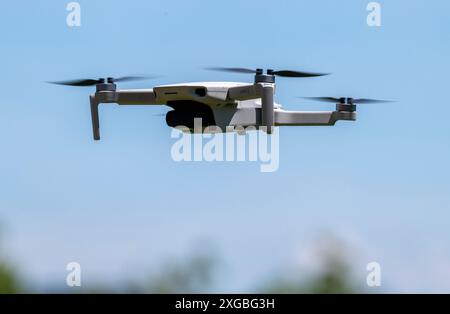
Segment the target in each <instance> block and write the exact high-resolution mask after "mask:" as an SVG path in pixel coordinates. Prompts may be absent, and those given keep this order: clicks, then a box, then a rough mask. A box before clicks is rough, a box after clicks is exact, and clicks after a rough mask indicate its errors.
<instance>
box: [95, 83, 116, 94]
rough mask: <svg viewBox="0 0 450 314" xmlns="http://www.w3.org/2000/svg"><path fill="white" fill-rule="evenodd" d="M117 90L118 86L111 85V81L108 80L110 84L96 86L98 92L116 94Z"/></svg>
mask: <svg viewBox="0 0 450 314" xmlns="http://www.w3.org/2000/svg"><path fill="white" fill-rule="evenodd" d="M116 88H117V86H116V84H114V83H109V80H108V83H98V84H96V85H95V90H96V91H97V92H105V91H106V92H115V91H116Z"/></svg>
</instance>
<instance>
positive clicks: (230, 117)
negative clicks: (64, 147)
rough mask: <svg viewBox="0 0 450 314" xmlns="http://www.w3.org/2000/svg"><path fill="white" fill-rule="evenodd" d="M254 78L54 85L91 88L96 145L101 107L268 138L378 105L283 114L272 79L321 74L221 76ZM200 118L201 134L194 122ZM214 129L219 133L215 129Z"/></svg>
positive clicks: (346, 104) (347, 101) (340, 103)
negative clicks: (149, 110)
mask: <svg viewBox="0 0 450 314" xmlns="http://www.w3.org/2000/svg"><path fill="white" fill-rule="evenodd" d="M224 69H225V70H226V71H233V72H240V73H254V74H255V80H254V83H238V82H194V83H183V84H171V85H160V86H155V87H153V88H150V89H122V90H121V89H117V86H116V84H115V82H119V81H126V80H134V79H136V78H135V77H123V78H118V79H113V78H107V79H98V80H93V79H87V80H76V81H66V82H56V83H57V84H63V85H70V86H90V85H95V86H96V92H95V93H94V94H92V95H90V105H91V114H92V128H93V133H94V139H95V140H99V139H100V130H99V128H100V124H99V115H98V106H99V104H101V103H116V104H119V105H164V106H168V107H170V108H172V110H170V111H169V112H167V114H166V122H167V125H168V126H170V127H184V128H183V129H184V130H187V131H189V132H198V131H200V132H208V130H210V131H212V132H218V131H219V132H220V131H222V132H229V131H230V130H231V131H238V132H239V131H241V132H242V130H243V129H245V128H246V127H249V126H252V127H255V128H259V129H262V130H263V131H265V132H267V133H269V134H270V133H272V131H273V127H275V126H316V125H328V126H331V125H334V124H335V123H336V121H339V120H351V121H354V120H356V105H355V104H356V103H372V102H383V101H377V100H372V99H353V98H344V97H341V98H332V97H311V98H312V99H313V100H320V101H327V102H335V103H336V110H334V111H287V110H284V109H283V108H282V106H281V105H280V104H278V103H276V102H275V101H274V94H275V75H277V76H285V77H312V76H320V75H323V74H317V73H307V72H297V71H288V70H283V71H273V70H267V74H263V71H262V70H261V69H257V70H249V69H242V68H221V69H220V70H224ZM198 118H201V122H202V127H201V128H200V130H199V129H198V128H196V127H194V121H198V120H197V119H198ZM217 127H218V128H217Z"/></svg>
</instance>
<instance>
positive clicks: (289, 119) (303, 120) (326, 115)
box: [275, 110, 356, 126]
mask: <svg viewBox="0 0 450 314" xmlns="http://www.w3.org/2000/svg"><path fill="white" fill-rule="evenodd" d="M338 120H351V121H354V120H356V112H344V111H285V110H275V125H276V126H295V125H298V126H301V125H304V126H314V125H334V124H335V123H336V121H338Z"/></svg>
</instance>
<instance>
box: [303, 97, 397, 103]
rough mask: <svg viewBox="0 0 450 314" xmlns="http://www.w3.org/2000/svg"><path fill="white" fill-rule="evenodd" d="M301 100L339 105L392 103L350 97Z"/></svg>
mask: <svg viewBox="0 0 450 314" xmlns="http://www.w3.org/2000/svg"><path fill="white" fill-rule="evenodd" d="M300 98H303V99H309V100H314V101H322V102H332V103H339V104H377V103H388V102H393V101H392V100H380V99H370V98H351V97H339V98H337V97H300Z"/></svg>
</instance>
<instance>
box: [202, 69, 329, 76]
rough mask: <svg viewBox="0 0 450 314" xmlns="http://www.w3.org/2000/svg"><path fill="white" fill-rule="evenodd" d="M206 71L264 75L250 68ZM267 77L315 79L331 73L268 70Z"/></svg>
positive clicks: (260, 70) (260, 71) (258, 70)
mask: <svg viewBox="0 0 450 314" xmlns="http://www.w3.org/2000/svg"><path fill="white" fill-rule="evenodd" d="M205 69H206V70H211V71H221V72H232V73H247V74H258V73H260V74H262V69H248V68H228V67H208V68H205ZM267 75H276V76H280V77H315V76H323V75H329V73H315V72H303V71H292V70H279V71H274V70H270V69H269V70H267Z"/></svg>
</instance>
